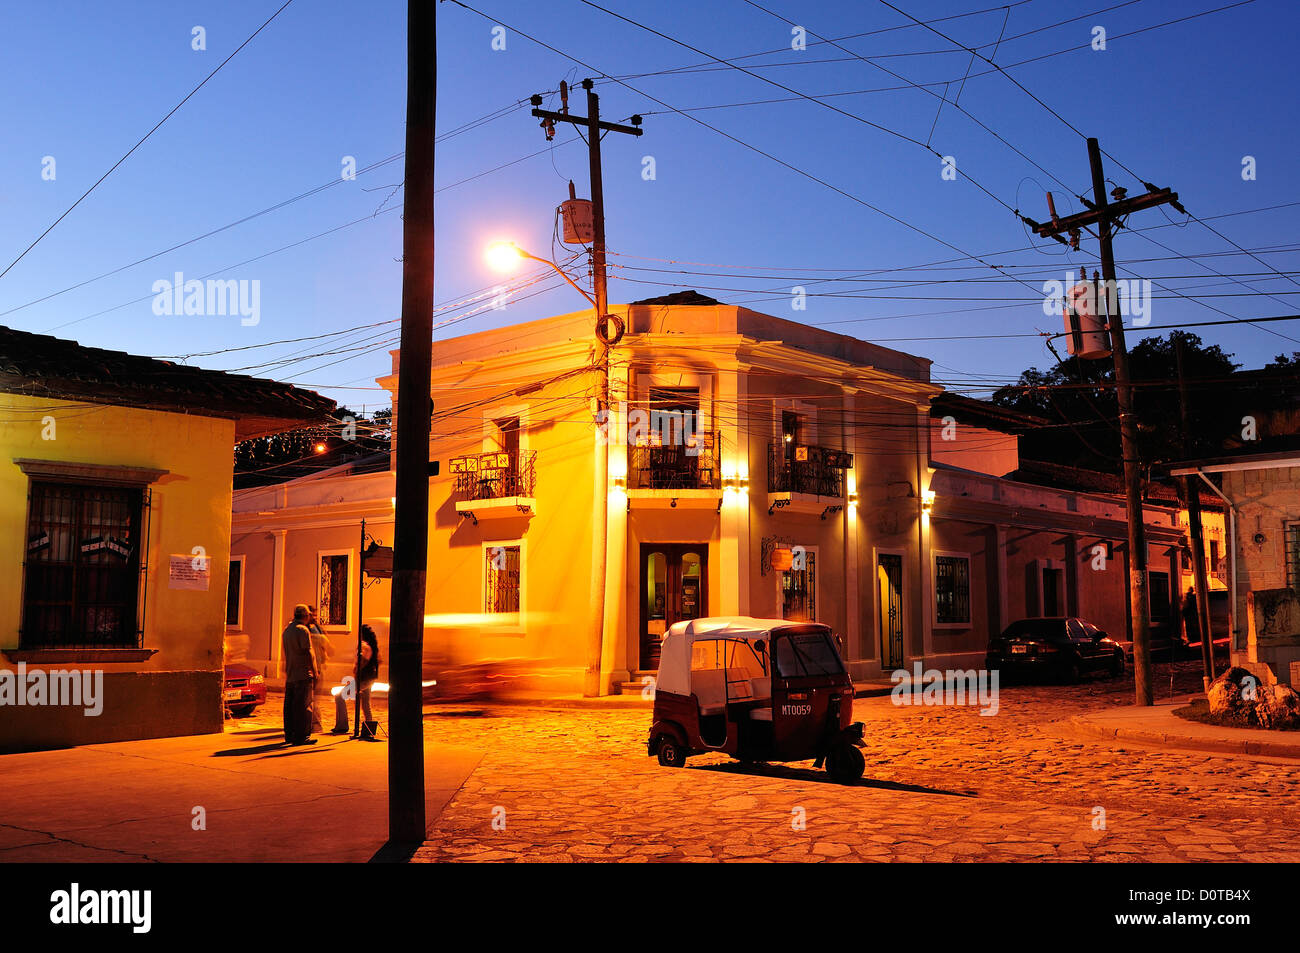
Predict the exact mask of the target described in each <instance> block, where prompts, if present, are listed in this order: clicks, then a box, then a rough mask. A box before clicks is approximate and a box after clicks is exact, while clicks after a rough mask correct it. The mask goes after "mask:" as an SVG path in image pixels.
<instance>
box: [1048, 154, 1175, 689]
mask: <svg viewBox="0 0 1300 953" xmlns="http://www.w3.org/2000/svg"><path fill="white" fill-rule="evenodd" d="M1088 164H1089V165H1090V166H1091V168H1092V197H1093V200H1092V201H1091V202H1089V201H1088V200H1087V199H1084V198H1083V197H1082V196H1080V199H1081V201H1083V204H1084V205H1086V206H1088V211H1086V212H1079V213H1077V214H1075V215H1070V216H1067V217H1066V218H1060V219H1058V218H1057V217H1056V215H1055V214H1053V216H1052V221H1051V222H1050V223H1045V224H1042V225H1040V224H1038V223H1037V222H1035V221H1033V220H1032V219H1028V218H1026V219H1025V220H1024V221H1025V222H1026V223H1027V224H1028V225H1029V226H1030V227H1031V228H1033V229H1034V231H1035V232H1037V233H1038V234H1039V235H1041V236H1042V237H1044V238H1055V239H1056V240H1057V241H1058V242H1060V243H1061V244H1063V245H1068V244H1070V243H1069V242H1068V241H1066V240H1065V239H1064V238H1062V237H1061V233H1062V232H1073V233H1074V234H1075V235H1077V234H1078V232H1079V231H1080V230H1082V229H1084V228H1085V227H1087V226H1089V225H1095V226H1096V227H1097V237H1098V240H1099V243H1100V245H1101V274H1102V279H1103V281H1104V283H1105V284H1104V287H1105V289H1106V311H1107V314H1108V316H1109V330H1110V339H1111V349H1112V351H1113V353H1114V358H1115V391H1116V398H1117V400H1118V403H1119V426H1120V443H1121V446H1122V448H1123V450H1122V453H1123V457H1124V491H1125V502H1126V507H1127V514H1128V573H1129V606H1130V611H1131V613H1132V617H1131V624H1132V628H1133V678H1134V694H1135V696H1136V699H1137V704H1139V705H1150V704H1152V703H1153V701H1154V698H1153V694H1152V688H1151V607H1150V604H1149V603H1148V601H1147V543H1146V527H1145V525H1144V524H1143V522H1142V471H1141V468H1140V463H1141V461H1140V460H1139V458H1138V445H1137V420H1136V419H1135V418H1134V416H1133V385H1132V382H1131V381H1130V379H1129V368H1128V350H1127V348H1126V347H1125V345H1124V322H1123V319H1122V318H1121V316H1120V314H1119V307H1118V295H1117V293H1116V287H1115V255H1114V252H1113V251H1112V249H1111V237H1112V227H1118V228H1123V223H1122V222H1120V221H1119V219H1120V218H1121V217H1124V216H1127V215H1129V214H1130V213H1131V212H1136V211H1139V210H1141V209H1146V208H1154V207H1155V206H1157V205H1163V204H1166V203H1168V204H1169V205H1172V206H1173V207H1174V208H1176V209H1179V210H1180V211H1182V206H1180V205H1179V204H1178V193H1177V192H1171V191H1170V190H1169V189H1158V188H1156V187H1155V186H1154V185H1151V184H1150V183H1143V184H1144V185H1146V187H1147V189H1149V191H1148V192H1146V193H1145V194H1143V195H1137V196H1134V197H1133V198H1126V197H1125V195H1124V190H1123V189H1119V188H1117V189H1115V191H1114V193H1113V197H1114V199H1115V202H1114V203H1113V204H1110V203H1108V202H1107V199H1106V180H1105V178H1104V177H1103V175H1102V170H1101V147H1100V146H1099V145H1098V144H1097V140H1096V139H1089V140H1088Z"/></svg>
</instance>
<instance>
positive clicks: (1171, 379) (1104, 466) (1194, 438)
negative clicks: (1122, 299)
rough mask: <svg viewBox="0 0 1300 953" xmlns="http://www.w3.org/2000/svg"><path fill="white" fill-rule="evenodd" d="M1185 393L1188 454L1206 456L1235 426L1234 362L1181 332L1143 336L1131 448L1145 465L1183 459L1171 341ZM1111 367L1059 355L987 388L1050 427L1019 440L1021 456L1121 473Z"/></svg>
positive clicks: (1132, 356)
mask: <svg viewBox="0 0 1300 953" xmlns="http://www.w3.org/2000/svg"><path fill="white" fill-rule="evenodd" d="M1180 339H1181V341H1182V344H1183V370H1184V373H1185V375H1186V377H1187V381H1188V389H1189V392H1190V397H1191V400H1190V413H1191V419H1192V433H1191V434H1190V435H1189V436H1190V438H1191V446H1192V452H1193V455H1206V456H1209V455H1213V454H1214V453H1217V452H1219V451H1220V450H1221V449H1222V447H1223V445H1224V443H1225V441H1226V440H1228V439H1229V438H1230V437H1231V436H1232V435H1233V434H1235V433H1236V432H1237V431H1239V430H1240V423H1239V421H1240V418H1241V413H1242V411H1241V409H1240V407H1241V401H1240V400H1239V399H1238V398H1239V397H1240V394H1239V392H1238V391H1236V390H1235V389H1234V387H1233V385H1232V379H1233V375H1234V374H1235V372H1236V371H1237V369H1238V367H1239V366H1240V365H1238V364H1237V363H1235V362H1234V361H1233V360H1232V355H1231V354H1228V353H1225V352H1224V351H1223V350H1222V349H1221V348H1220V347H1219V346H1218V345H1217V344H1216V345H1205V344H1203V343H1202V342H1201V339H1200V338H1199V337H1198V336H1197V335H1195V334H1191V333H1189V332H1186V331H1173V332H1171V333H1170V334H1169V336H1168V337H1164V338H1161V337H1149V338H1143V339H1142V340H1141V341H1140V342H1139V343H1138V344H1137V346H1136V347H1134V348H1133V349H1132V350H1131V351H1130V353H1129V368H1130V374H1131V377H1132V380H1133V384H1134V399H1133V404H1134V413H1135V414H1136V415H1137V418H1138V447H1139V451H1140V453H1141V455H1142V460H1143V462H1144V463H1146V464H1151V463H1156V462H1168V461H1171V460H1177V459H1182V458H1183V457H1184V456H1185V454H1184V453H1183V445H1182V437H1183V435H1182V432H1181V428H1180V427H1179V423H1178V422H1179V404H1178V366H1177V343H1178V341H1179V340H1180ZM1114 376H1115V369H1114V364H1113V362H1112V361H1111V360H1110V359H1109V358H1104V359H1097V360H1088V361H1085V360H1081V359H1079V358H1074V357H1071V358H1066V359H1065V360H1062V361H1059V362H1058V363H1057V364H1056V365H1055V366H1053V367H1051V368H1049V369H1048V370H1046V371H1040V370H1039V369H1038V368H1030V369H1029V370H1027V371H1025V372H1024V373H1022V374H1021V375H1020V379H1019V380H1018V381H1017V383H1016V384H1014V385H1011V386H1009V387H1003V388H1000V389H999V390H997V391H996V392H994V394H993V397H992V401H993V403H996V404H999V405H1001V406H1003V407H1010V408H1013V409H1016V410H1020V411H1024V412H1026V413H1030V414H1035V415H1037V416H1039V417H1043V418H1045V419H1047V420H1049V421H1051V422H1052V426H1050V427H1045V428H1038V429H1034V430H1031V431H1029V432H1028V433H1026V434H1025V435H1024V436H1023V437H1022V438H1021V454H1022V456H1024V457H1025V458H1026V459H1030V460H1050V461H1052V462H1056V463H1063V464H1067V465H1069V466H1076V467H1082V468H1085V469H1090V470H1103V471H1106V472H1109V473H1118V472H1119V471H1120V461H1121V457H1120V438H1119V410H1118V404H1117V401H1116V398H1115V388H1114Z"/></svg>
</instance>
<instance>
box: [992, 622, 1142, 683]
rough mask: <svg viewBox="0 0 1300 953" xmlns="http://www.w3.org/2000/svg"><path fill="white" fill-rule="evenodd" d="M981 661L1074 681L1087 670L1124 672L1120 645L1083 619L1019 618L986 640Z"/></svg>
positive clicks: (998, 667) (1006, 670) (1113, 674)
mask: <svg viewBox="0 0 1300 953" xmlns="http://www.w3.org/2000/svg"><path fill="white" fill-rule="evenodd" d="M985 665H986V667H987V668H990V669H994V668H996V669H999V670H1001V671H1004V672H1019V673H1028V672H1040V673H1042V674H1045V675H1048V676H1051V677H1055V678H1060V679H1064V680H1066V681H1075V680H1077V679H1078V678H1079V677H1080V676H1082V675H1084V674H1085V673H1088V672H1104V673H1106V674H1108V675H1111V676H1118V675H1121V674H1123V672H1124V648H1123V646H1121V645H1120V644H1119V643H1118V642H1116V641H1115V640H1114V639H1112V638H1111V637H1110V636H1109V635H1107V634H1106V633H1105V632H1103V631H1102V630H1101V629H1099V628H1097V626H1095V625H1093V624H1092V623H1091V622H1089V621H1087V620H1086V619H1079V618H1075V617H1067V616H1053V617H1047V618H1037V619H1021V620H1020V621H1019V622H1013V623H1011V625H1009V626H1007V628H1006V630H1005V631H1004V632H1003V633H1002V634H1001V635H1000V636H998V637H997V638H995V639H991V640H990V641H989V649H988V655H987V657H986V659H985Z"/></svg>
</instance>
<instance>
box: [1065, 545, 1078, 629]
mask: <svg viewBox="0 0 1300 953" xmlns="http://www.w3.org/2000/svg"><path fill="white" fill-rule="evenodd" d="M1065 614H1066V615H1073V616H1077V615H1078V614H1079V538H1078V537H1077V536H1074V535H1070V536H1066V537H1065Z"/></svg>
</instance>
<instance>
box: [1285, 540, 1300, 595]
mask: <svg viewBox="0 0 1300 953" xmlns="http://www.w3.org/2000/svg"><path fill="white" fill-rule="evenodd" d="M1282 538H1283V545H1284V546H1285V548H1286V584H1287V588H1288V589H1291V590H1293V591H1295V592H1298V593H1300V523H1288V524H1287V525H1286V527H1285V528H1284V530H1283V537H1282Z"/></svg>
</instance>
